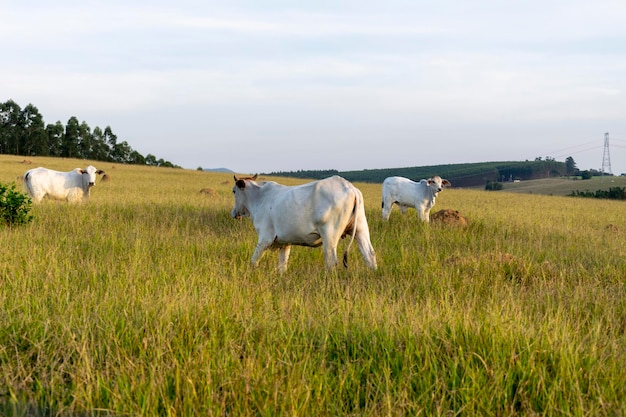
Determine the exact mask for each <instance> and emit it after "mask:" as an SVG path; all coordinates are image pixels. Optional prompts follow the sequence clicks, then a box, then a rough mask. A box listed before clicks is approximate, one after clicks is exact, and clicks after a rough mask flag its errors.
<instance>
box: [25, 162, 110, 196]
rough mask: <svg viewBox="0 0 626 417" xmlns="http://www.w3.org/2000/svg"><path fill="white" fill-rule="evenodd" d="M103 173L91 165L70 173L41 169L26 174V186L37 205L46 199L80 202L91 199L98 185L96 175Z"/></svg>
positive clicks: (34, 169)
mask: <svg viewBox="0 0 626 417" xmlns="http://www.w3.org/2000/svg"><path fill="white" fill-rule="evenodd" d="M102 173H104V171H102V170H100V169H96V168H95V167H94V166H91V165H89V166H88V167H87V168H85V169H81V168H76V169H74V170H73V171H69V172H59V171H54V170H52V169H48V168H43V167H39V168H33V169H31V170H28V171H27V172H26V174H24V184H25V185H26V190H27V191H28V194H30V196H31V197H32V199H33V201H34V202H35V203H40V202H41V200H43V198H44V197H48V198H49V199H52V200H65V201H69V202H79V201H81V200H82V201H86V200H87V199H88V198H89V190H90V189H91V187H93V186H94V185H95V184H96V174H102Z"/></svg>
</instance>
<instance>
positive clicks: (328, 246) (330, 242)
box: [320, 228, 341, 269]
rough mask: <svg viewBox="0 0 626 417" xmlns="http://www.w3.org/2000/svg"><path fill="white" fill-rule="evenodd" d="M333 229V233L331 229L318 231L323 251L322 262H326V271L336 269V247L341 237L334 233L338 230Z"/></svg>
mask: <svg viewBox="0 0 626 417" xmlns="http://www.w3.org/2000/svg"><path fill="white" fill-rule="evenodd" d="M334 229H335V231H333V228H327V229H326V230H320V235H321V236H322V249H323V251H324V261H325V262H326V267H327V268H328V269H332V268H334V267H336V266H337V264H338V263H339V260H338V259H337V246H338V244H339V239H340V238H341V236H340V235H339V234H338V232H337V231H336V230H339V229H337V228H334Z"/></svg>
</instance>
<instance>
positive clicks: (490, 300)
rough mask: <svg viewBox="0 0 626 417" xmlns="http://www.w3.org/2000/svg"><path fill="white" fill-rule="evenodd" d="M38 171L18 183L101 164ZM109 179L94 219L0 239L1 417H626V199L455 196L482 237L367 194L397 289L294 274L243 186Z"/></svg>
mask: <svg viewBox="0 0 626 417" xmlns="http://www.w3.org/2000/svg"><path fill="white" fill-rule="evenodd" d="M23 159H24V158H19V157H15V156H13V157H12V156H6V155H2V156H0V182H3V183H7V182H11V181H14V180H15V179H16V178H17V176H19V175H21V174H23V173H24V172H25V171H26V170H27V169H29V168H32V167H35V166H39V165H44V166H47V167H50V168H54V169H60V170H70V169H73V168H75V167H78V166H84V165H86V164H87V163H86V162H85V161H75V160H63V159H46V158H30V160H31V161H32V164H31V165H25V164H23V163H22V161H23ZM93 165H95V166H96V167H97V168H100V169H103V170H105V171H106V172H107V173H108V174H109V176H110V181H107V182H100V183H98V184H97V185H96V186H95V188H94V189H93V190H92V195H91V200H90V202H89V203H87V204H83V205H68V204H65V203H59V202H49V201H46V202H44V203H43V204H41V205H37V206H34V207H33V210H32V213H33V215H34V220H33V222H32V223H30V224H28V225H25V226H19V227H11V228H9V227H4V228H0V415H8V416H31V415H34V416H52V415H60V416H75V415H79V416H91V415H98V416H104V415H107V416H108V415H111V416H113V415H114V416H125V415H129V416H190V415H202V416H250V415H255V416H281V415H284V416H287V415H288V416H312V415H315V416H338V415H352V416H356V415H359V416H404V415H406V416H419V415H428V416H430V415H442V416H454V415H481V416H503V415H551V416H552V415H563V416H582V415H593V416H596V415H600V416H603V415H604V416H618V415H624V414H626V403H625V402H624V398H626V367H624V364H625V363H626V335H625V332H626V291H625V287H624V283H625V280H626V278H625V277H626V257H625V251H624V243H625V233H626V206H625V205H624V203H623V202H615V201H605V200H596V199H580V198H572V197H559V196H548V195H540V193H532V194H528V193H524V194H520V193H510V192H485V191H482V190H462V189H454V188H452V189H446V190H444V191H443V192H442V193H441V194H440V195H439V198H438V200H437V204H436V205H435V207H434V210H433V212H434V211H437V210H439V209H443V208H450V209H455V210H459V211H460V212H461V213H462V214H463V215H465V216H466V217H467V218H468V219H469V220H470V222H471V223H470V226H469V227H467V228H459V227H450V226H442V225H436V224H429V225H424V224H420V223H419V221H418V218H417V215H416V213H415V211H410V212H409V213H408V214H407V215H406V216H401V215H400V213H399V211H398V210H397V209H394V211H393V212H392V214H391V218H390V220H389V221H388V222H385V223H383V221H382V220H381V208H380V193H381V187H380V184H359V183H357V184H356V185H357V186H358V187H359V188H360V189H361V190H362V191H363V194H364V196H365V201H366V212H367V216H368V221H369V225H370V231H371V235H372V243H373V245H374V248H375V249H376V251H377V258H378V264H379V268H378V270H377V271H371V270H369V269H368V268H367V267H366V265H365V264H364V262H363V260H362V259H361V257H360V254H359V252H358V250H356V248H355V247H352V249H351V257H350V267H349V268H348V269H347V270H345V269H343V268H340V269H337V270H335V271H326V270H324V267H323V265H324V262H323V256H322V253H321V250H319V249H307V248H300V247H296V248H294V249H293V250H292V254H291V258H290V262H289V269H288V271H287V272H286V273H285V274H283V275H279V274H277V273H276V265H277V258H276V253H268V254H267V255H266V256H265V257H264V258H263V260H262V261H261V263H260V266H259V267H258V268H257V269H253V268H251V266H250V257H251V255H252V252H253V249H254V246H255V244H256V238H257V236H256V233H255V231H254V228H253V227H252V224H251V222H250V221H249V220H243V221H236V220H234V219H232V218H231V217H230V214H229V213H230V210H231V208H232V203H233V197H232V191H231V189H232V184H233V181H232V175H229V174H219V173H203V172H198V171H191V170H181V169H165V168H151V167H138V166H124V165H115V166H113V165H111V164H107V163H93ZM243 174H249V173H243ZM278 181H279V182H281V183H286V184H298V183H301V181H296V180H289V179H280V180H278ZM580 183H582V181H580ZM201 190H203V191H202V192H201ZM345 245H346V242H342V243H341V245H340V250H343V248H345Z"/></svg>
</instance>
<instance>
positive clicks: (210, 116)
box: [0, 0, 626, 174]
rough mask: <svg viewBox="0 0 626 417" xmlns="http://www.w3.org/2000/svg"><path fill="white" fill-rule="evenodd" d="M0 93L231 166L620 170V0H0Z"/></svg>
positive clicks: (623, 84) (51, 119) (152, 149)
mask: <svg viewBox="0 0 626 417" xmlns="http://www.w3.org/2000/svg"><path fill="white" fill-rule="evenodd" d="M0 39H1V44H2V47H1V48H0V51H1V54H0V56H1V58H0V101H1V102H4V101H7V100H9V99H13V100H14V101H16V102H17V103H18V104H19V105H20V106H21V107H22V108H23V107H25V106H26V105H27V104H29V103H31V104H33V105H35V106H36V107H37V108H38V109H39V111H40V113H41V114H42V115H43V117H44V121H45V123H46V124H48V123H56V122H57V121H61V122H62V123H63V124H65V123H67V120H68V119H69V118H70V117H72V116H75V117H77V118H78V120H79V121H81V122H82V121H85V122H86V123H87V124H88V125H89V126H90V127H91V128H92V129H93V128H94V127H96V126H99V127H101V128H105V127H106V126H111V128H112V129H113V132H114V133H115V134H116V135H117V136H118V140H119V141H122V140H125V141H127V142H128V143H129V144H130V146H131V147H132V148H133V149H135V150H137V151H139V152H140V153H141V154H143V155H144V156H145V155H147V154H149V153H150V154H153V155H155V156H156V157H157V158H163V159H166V160H168V161H171V162H173V163H174V164H177V165H181V166H183V167H185V168H192V169H195V168H197V167H199V166H201V167H203V168H218V167H226V168H230V169H232V170H234V171H236V172H238V173H256V172H272V171H292V170H299V169H305V170H306V169H337V170H340V171H346V170H361V169H375V168H396V167H408V166H424V165H438V164H454V163H466V162H484V161H513V160H514V161H518V160H526V159H529V160H533V159H535V158H536V157H542V158H545V157H546V156H550V157H553V158H556V159H557V160H560V161H564V160H565V158H567V157H568V156H572V157H573V158H574V160H575V161H576V163H577V166H578V168H581V169H589V168H594V169H601V168H602V165H603V161H604V138H605V133H606V132H608V133H609V142H610V148H609V149H610V157H611V167H612V171H613V173H615V174H619V173H622V172H626V1H624V0H614V1H612V0H595V1H589V0H555V1H549V0H547V1H546V0H542V1H538V0H520V1H506V0H474V1H465V0H459V1H448V0H428V1H426V0H407V1H398V0H385V1H379V0H378V1H368V0H358V1H352V0H350V1H339V0H334V1H327V0H316V1H292V0H291V1H290V0H275V1H262V0H254V1H239V0H229V1H219V2H218V1H210V0H200V1H191V0H177V1H160V0H156V1H145V2H144V1H128V0H124V1H117V0H107V1H90V0H77V1H69V0H55V1H47V0H46V1H40V0H34V1H28V2H23V1H12V0H8V1H7V0H0Z"/></svg>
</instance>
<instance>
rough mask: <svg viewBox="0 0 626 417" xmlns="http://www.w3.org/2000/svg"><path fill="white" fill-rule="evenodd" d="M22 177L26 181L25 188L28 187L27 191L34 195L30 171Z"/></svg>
mask: <svg viewBox="0 0 626 417" xmlns="http://www.w3.org/2000/svg"><path fill="white" fill-rule="evenodd" d="M22 178H23V181H24V188H26V192H27V193H29V194H30V195H33V189H32V184H31V178H30V172H27V173H26V174H24V176H23V177H22Z"/></svg>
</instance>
